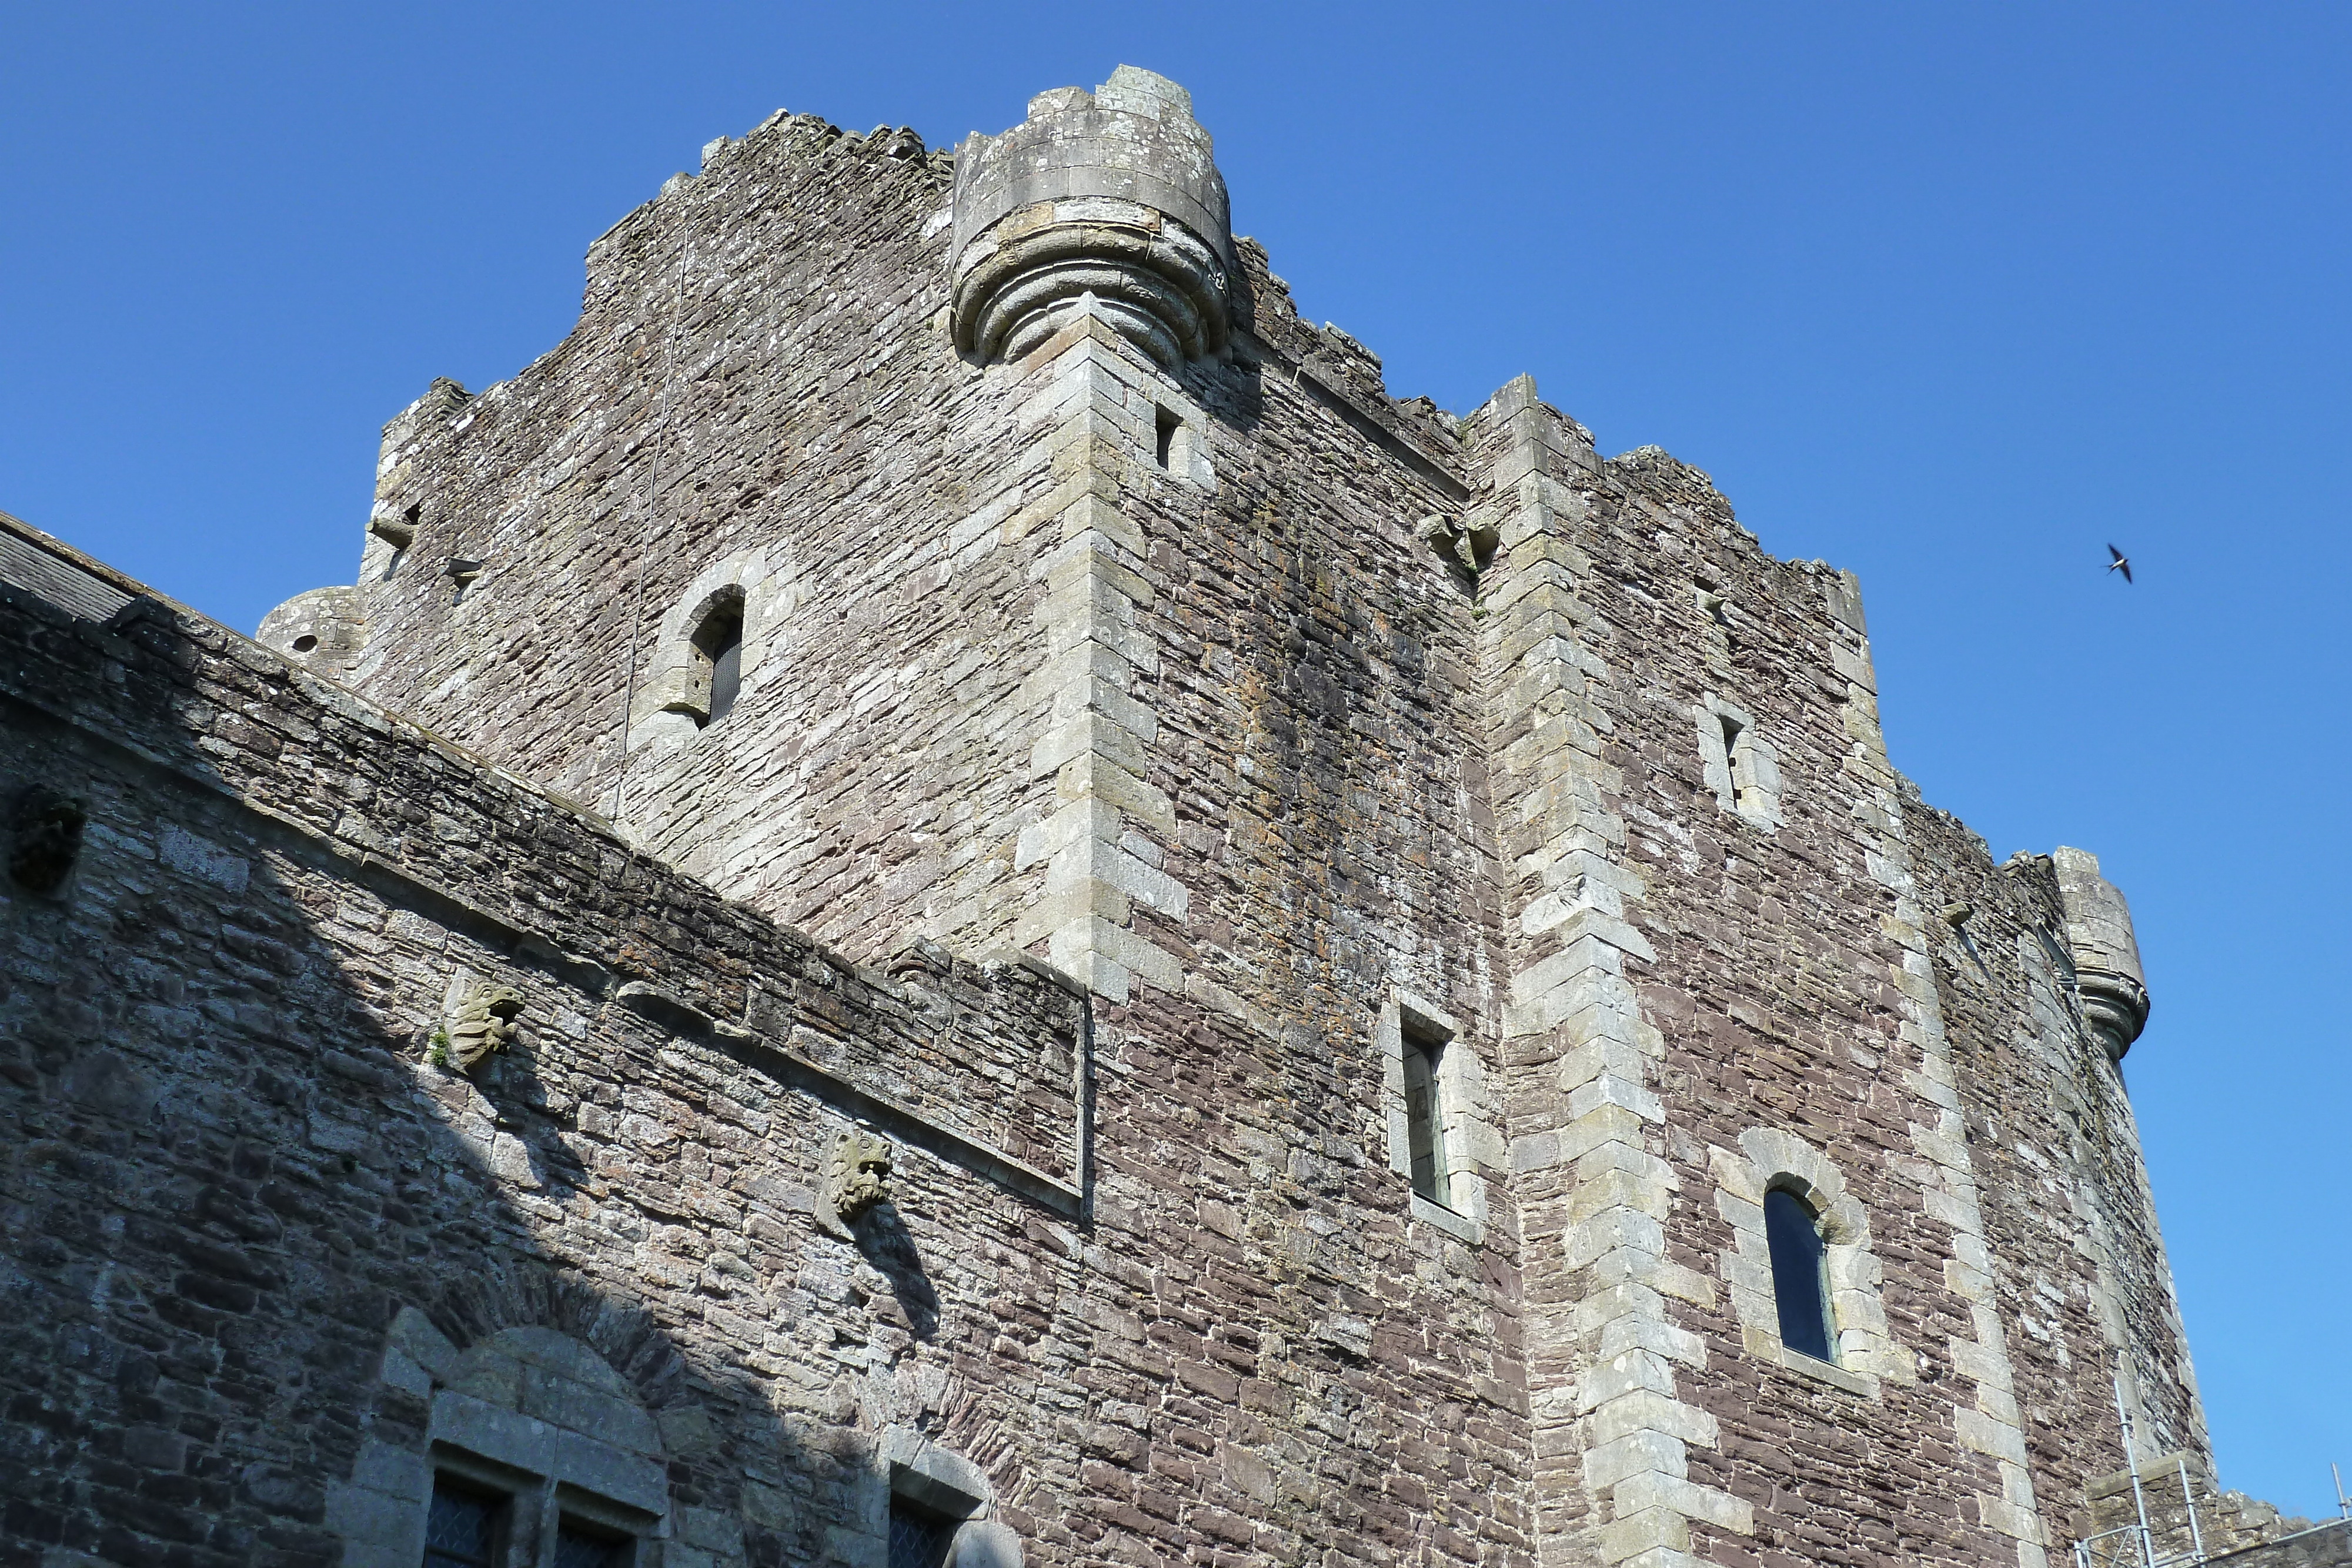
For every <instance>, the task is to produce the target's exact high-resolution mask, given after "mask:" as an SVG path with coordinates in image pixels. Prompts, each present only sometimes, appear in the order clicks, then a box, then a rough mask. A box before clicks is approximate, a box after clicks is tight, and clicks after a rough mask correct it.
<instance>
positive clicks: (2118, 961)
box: [2051, 844, 2148, 1062]
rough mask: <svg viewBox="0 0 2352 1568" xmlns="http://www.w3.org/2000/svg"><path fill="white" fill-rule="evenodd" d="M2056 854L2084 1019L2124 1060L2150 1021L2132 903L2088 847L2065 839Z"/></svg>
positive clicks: (2113, 1057) (2112, 1054) (2110, 1055)
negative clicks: (2072, 844)
mask: <svg viewBox="0 0 2352 1568" xmlns="http://www.w3.org/2000/svg"><path fill="white" fill-rule="evenodd" d="M2051 860H2052V862H2053V863H2054V864H2055V865H2056V867H2057V869H2058V896H2059V899H2060V902H2061V904H2063V907H2064V909H2065V912H2066V945H2067V946H2068V947H2069V948H2070V949H2072V951H2073V953H2074V987H2075V989H2076V990H2077V992H2079V993H2080V995H2081V997H2082V998H2083V1019H2084V1022H2085V1023H2087V1024H2089V1025H2090V1027H2091V1031H2092V1032H2093V1033H2094V1034H2095V1035H2097V1036H2098V1038H2099V1043H2100V1044H2101V1045H2103V1046H2105V1048H2106V1052H2107V1059H2108V1060H2109V1061H2118V1062H2119V1061H2123V1059H2124V1052H2126V1051H2129V1050H2130V1049H2131V1045H2132V1041H2133V1040H2137V1039H2138V1038H2139V1031H2140V1030H2142V1029H2144V1028H2146V1027H2147V1012H2148V995H2147V976H2146V974H2145V972H2144V971H2143V970H2142V969H2141V968H2140V962H2139V942H2138V940H2137V938H2136V937H2135V936H2133V935H2132V919H2131V905H2130V904H2127V903H2126V902H2125V899H2124V895H2123V893H2122V890H2120V889H2119V888H2117V887H2116V884H2115V883H2111V882H2109V881H2107V879H2106V878H2105V877H2103V876H2101V875H2100V874H2099V857H2098V856H2096V855H2095V854H2092V853H2091V852H2088V851H2087V850H2077V849H2069V848H2067V847H2065V846H2064V845H2063V844H2062V845H2060V846H2059V848H2058V850H2057V851H2056V852H2055V853H2053V855H2052V856H2051Z"/></svg>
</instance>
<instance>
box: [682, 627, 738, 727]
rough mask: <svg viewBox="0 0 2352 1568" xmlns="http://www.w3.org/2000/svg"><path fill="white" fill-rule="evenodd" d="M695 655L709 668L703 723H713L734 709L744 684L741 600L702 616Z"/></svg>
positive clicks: (695, 638) (696, 638) (695, 645)
mask: <svg viewBox="0 0 2352 1568" xmlns="http://www.w3.org/2000/svg"><path fill="white" fill-rule="evenodd" d="M694 648H695V652H696V653H699V654H700V655H701V656H702V657H703V658H704V659H705V660H706V661H708V662H709V667H710V706H709V709H708V710H707V712H708V715H709V716H708V717H707V718H705V719H704V721H703V722H704V723H706V724H716V723H718V722H719V720H720V719H722V718H725V717H726V716H727V710H728V709H730V708H731V707H733V706H735V694H736V693H737V692H738V691H740V690H741V689H742V685H743V606H742V603H741V602H740V601H732V602H730V603H725V604H721V605H719V607H718V608H717V609H715V610H713V611H712V612H710V613H709V615H708V616H706V617H704V619H703V622H702V625H701V627H700V628H699V629H698V631H697V632H695V633H694Z"/></svg>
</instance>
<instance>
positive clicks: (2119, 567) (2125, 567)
mask: <svg viewBox="0 0 2352 1568" xmlns="http://www.w3.org/2000/svg"><path fill="white" fill-rule="evenodd" d="M2107 557H2108V559H2107V570H2109V571H2120V572H2122V573H2123V574H2124V580H2125V581H2126V582H2129V581H2130V580H2131V558H2130V557H2129V556H2127V555H2126V554H2124V552H2123V551H2121V550H2119V549H2116V547H2115V546H2113V545H2109V546H2108V547H2107Z"/></svg>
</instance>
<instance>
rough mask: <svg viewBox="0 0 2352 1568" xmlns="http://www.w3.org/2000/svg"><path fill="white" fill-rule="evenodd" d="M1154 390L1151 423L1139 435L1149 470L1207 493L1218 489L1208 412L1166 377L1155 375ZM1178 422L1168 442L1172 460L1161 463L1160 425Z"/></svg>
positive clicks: (1169, 456)
mask: <svg viewBox="0 0 2352 1568" xmlns="http://www.w3.org/2000/svg"><path fill="white" fill-rule="evenodd" d="M1153 381H1154V382H1156V383H1157V384H1155V385H1153V386H1152V388H1151V396H1152V400H1153V407H1152V417H1151V420H1150V423H1149V424H1148V425H1146V426H1144V428H1142V429H1141V430H1140V431H1139V437H1140V443H1139V444H1140V445H1141V448H1142V452H1143V457H1144V463H1145V465H1146V466H1147V467H1148V468H1149V470H1150V472H1151V473H1153V474H1155V475H1158V476H1160V477H1162V478H1164V479H1172V480H1174V481H1176V482H1177V483H1179V484H1182V485H1193V486H1199V487H1200V488H1202V489H1204V490H1213V489H1215V488H1216V487H1217V475H1216V469H1215V468H1214V467H1213V465H1211V463H1210V462H1209V416H1208V413H1207V411H1206V410H1204V409H1203V408H1202V406H1201V405H1200V404H1199V403H1197V402H1193V401H1192V399H1191V398H1189V397H1187V396H1186V395H1184V393H1183V392H1181V391H1180V390H1179V389H1178V388H1177V386H1176V383H1175V382H1171V381H1169V380H1168V379H1167V378H1166V377H1165V376H1160V375H1155V376H1154V377H1153ZM1163 420H1169V421H1173V422H1174V429H1173V431H1172V432H1171V434H1170V437H1169V442H1168V461H1167V463H1166V465H1162V464H1161V463H1160V422H1161V421H1163Z"/></svg>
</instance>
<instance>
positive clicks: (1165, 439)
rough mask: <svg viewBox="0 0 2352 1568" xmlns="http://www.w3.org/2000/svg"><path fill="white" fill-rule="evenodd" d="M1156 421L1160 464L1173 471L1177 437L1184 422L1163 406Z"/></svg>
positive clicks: (1176, 452)
mask: <svg viewBox="0 0 2352 1568" xmlns="http://www.w3.org/2000/svg"><path fill="white" fill-rule="evenodd" d="M1157 423H1158V425H1159V430H1158V433H1157V434H1158V443H1157V444H1158V450H1159V455H1160V466H1161V467H1162V468H1165V469H1168V470H1170V471H1171V472H1173V471H1174V469H1175V467H1176V458H1177V455H1178V447H1177V437H1178V435H1180V434H1181V433H1182V431H1183V429H1184V422H1183V421H1182V420H1181V419H1180V418H1178V417H1177V416H1176V414H1175V413H1172V412H1171V411H1170V410H1168V409H1164V408H1163V409H1161V410H1160V411H1159V419H1158V421H1157Z"/></svg>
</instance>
